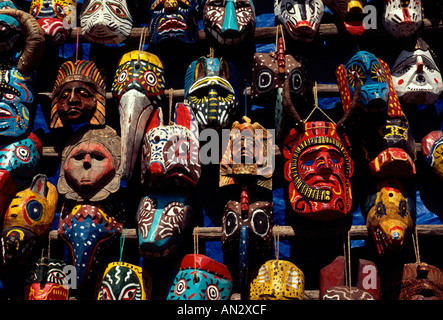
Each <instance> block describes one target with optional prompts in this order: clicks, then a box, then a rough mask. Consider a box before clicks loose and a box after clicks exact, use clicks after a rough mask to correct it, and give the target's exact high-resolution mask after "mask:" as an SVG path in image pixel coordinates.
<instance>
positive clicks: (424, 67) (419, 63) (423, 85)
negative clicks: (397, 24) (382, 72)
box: [392, 39, 443, 105]
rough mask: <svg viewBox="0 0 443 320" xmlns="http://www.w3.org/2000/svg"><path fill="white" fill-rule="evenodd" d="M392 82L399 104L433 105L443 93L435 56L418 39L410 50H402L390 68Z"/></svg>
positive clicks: (442, 84) (442, 82)
mask: <svg viewBox="0 0 443 320" xmlns="http://www.w3.org/2000/svg"><path fill="white" fill-rule="evenodd" d="M392 80H393V81H394V86H395V90H396V91H397V94H398V97H399V99H400V101H401V102H404V103H411V104H426V105H430V104H434V103H435V102H436V101H437V100H438V98H439V96H440V94H441V93H442V92H443V79H442V75H441V73H440V67H439V65H438V60H437V56H436V55H435V54H434V52H433V51H432V50H431V48H429V46H428V45H427V44H426V43H425V42H424V41H423V40H422V39H418V40H417V43H416V45H415V47H414V48H413V49H412V50H403V51H402V52H401V53H400V55H399V56H398V58H397V60H396V61H395V63H394V65H393V66H392Z"/></svg>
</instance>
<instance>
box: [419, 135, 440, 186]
mask: <svg viewBox="0 0 443 320" xmlns="http://www.w3.org/2000/svg"><path fill="white" fill-rule="evenodd" d="M421 149H422V153H423V156H424V157H425V160H426V162H427V163H428V164H429V165H430V166H431V168H432V170H434V172H435V173H436V174H437V176H438V177H439V178H440V179H442V180H443V132H442V131H440V130H436V131H431V132H430V133H428V134H427V135H426V136H425V137H424V138H423V140H422V141H421Z"/></svg>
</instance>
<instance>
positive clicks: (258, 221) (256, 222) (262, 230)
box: [252, 209, 269, 236]
mask: <svg viewBox="0 0 443 320" xmlns="http://www.w3.org/2000/svg"><path fill="white" fill-rule="evenodd" d="M268 229H269V221H268V215H267V214H266V212H264V211H263V210H261V209H259V210H256V211H254V213H253V214H252V230H253V231H254V232H255V233H256V234H258V235H260V236H264V235H265V234H266V233H267V232H268Z"/></svg>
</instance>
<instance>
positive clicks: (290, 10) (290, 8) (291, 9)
mask: <svg viewBox="0 0 443 320" xmlns="http://www.w3.org/2000/svg"><path fill="white" fill-rule="evenodd" d="M286 11H288V13H290V14H295V7H294V5H293V4H292V3H290V2H288V3H286Z"/></svg>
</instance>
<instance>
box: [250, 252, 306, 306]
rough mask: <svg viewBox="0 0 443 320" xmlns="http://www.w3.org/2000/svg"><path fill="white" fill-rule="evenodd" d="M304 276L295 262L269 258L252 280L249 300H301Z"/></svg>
mask: <svg viewBox="0 0 443 320" xmlns="http://www.w3.org/2000/svg"><path fill="white" fill-rule="evenodd" d="M304 290H305V276H304V274H303V271H301V270H300V269H299V268H298V267H297V266H296V265H295V264H293V263H291V262H289V261H284V260H269V261H266V263H265V264H263V265H262V266H261V267H260V269H259V270H258V274H257V277H256V278H255V279H254V280H253V281H252V283H251V287H250V293H249V299H250V300H295V299H298V300H303V297H304Z"/></svg>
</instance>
